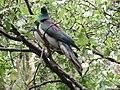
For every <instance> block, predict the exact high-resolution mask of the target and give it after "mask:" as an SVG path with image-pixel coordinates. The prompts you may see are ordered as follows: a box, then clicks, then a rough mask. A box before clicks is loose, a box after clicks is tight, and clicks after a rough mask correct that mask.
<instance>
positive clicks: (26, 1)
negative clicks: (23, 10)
mask: <svg viewBox="0 0 120 90" xmlns="http://www.w3.org/2000/svg"><path fill="white" fill-rule="evenodd" d="M25 3H26V5H27V8H28V10H29V13H30V14H31V15H34V14H33V12H32V10H31V8H30V5H29V2H28V0H25Z"/></svg>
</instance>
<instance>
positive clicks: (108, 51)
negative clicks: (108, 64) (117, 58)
mask: <svg viewBox="0 0 120 90" xmlns="http://www.w3.org/2000/svg"><path fill="white" fill-rule="evenodd" d="M110 53H111V50H110V49H109V48H107V49H106V50H105V52H104V55H105V56H109V55H110Z"/></svg>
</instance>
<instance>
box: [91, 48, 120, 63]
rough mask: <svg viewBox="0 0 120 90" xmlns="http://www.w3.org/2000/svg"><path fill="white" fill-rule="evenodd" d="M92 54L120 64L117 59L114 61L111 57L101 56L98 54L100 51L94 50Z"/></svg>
mask: <svg viewBox="0 0 120 90" xmlns="http://www.w3.org/2000/svg"><path fill="white" fill-rule="evenodd" d="M92 52H93V53H94V54H96V55H99V56H101V57H102V58H105V59H107V60H109V61H111V62H114V63H117V64H120V62H118V61H117V60H115V59H113V58H111V57H105V56H104V55H103V54H101V53H100V52H98V51H96V50H92Z"/></svg>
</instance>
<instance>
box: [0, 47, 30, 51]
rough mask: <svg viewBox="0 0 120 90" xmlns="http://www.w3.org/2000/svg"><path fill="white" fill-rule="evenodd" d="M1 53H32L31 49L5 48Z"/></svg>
mask: <svg viewBox="0 0 120 90" xmlns="http://www.w3.org/2000/svg"><path fill="white" fill-rule="evenodd" d="M0 50H1V51H10V52H32V51H31V50H29V49H16V48H4V47H0Z"/></svg>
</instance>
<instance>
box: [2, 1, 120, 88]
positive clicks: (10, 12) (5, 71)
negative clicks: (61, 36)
mask: <svg viewBox="0 0 120 90" xmlns="http://www.w3.org/2000/svg"><path fill="white" fill-rule="evenodd" d="M29 2H30V7H31V9H32V11H33V12H34V15H30V14H29V11H28V8H27V6H26V4H25V2H24V0H0V29H3V30H4V31H5V32H6V33H8V34H9V35H11V36H15V35H14V34H13V33H12V32H11V24H13V25H14V26H15V27H16V28H17V29H18V30H19V31H20V32H21V33H22V34H23V35H24V36H26V37H27V38H28V39H29V40H30V41H32V42H33V43H34V44H37V42H36V40H35V39H34V35H33V31H32V30H31V29H32V27H33V26H35V25H34V22H35V21H36V20H37V17H38V15H39V13H40V7H41V6H42V5H46V7H47V9H48V10H49V14H50V17H51V19H52V20H53V21H55V22H59V21H61V22H60V23H59V26H60V27H61V28H62V29H63V30H64V31H65V32H66V33H67V34H69V35H70V36H71V37H72V38H73V39H74V40H75V42H76V44H77V45H78V46H79V47H80V49H81V50H80V51H76V52H77V53H78V56H79V57H78V60H79V62H81V64H82V66H83V77H80V76H78V73H77V72H76V71H75V69H74V68H73V66H72V64H71V63H70V62H69V61H68V60H67V58H66V57H65V56H64V55H59V54H58V53H54V54H53V58H54V59H55V61H56V62H57V63H58V64H59V65H60V66H61V67H62V68H63V69H64V70H65V71H66V72H67V73H69V75H70V76H72V77H74V78H75V79H76V81H78V82H80V83H81V84H82V85H84V86H85V87H87V88H89V89H94V90H106V89H115V90H116V89H120V1H119V0H61V1H56V0H29ZM0 38H1V39H0V48H16V49H23V48H27V46H25V45H24V44H23V43H22V42H17V41H14V40H10V39H9V38H6V37H5V36H4V35H3V34H2V33H0ZM0 50H1V49H0ZM94 50H95V51H97V52H98V53H97V54H96V53H95V52H94ZM111 58H112V59H111ZM31 59H32V60H31ZM30 60H31V61H30ZM31 63H32V64H31ZM38 66H39V69H38V71H37V72H36V76H35V80H33V81H35V83H36V85H38V84H40V83H43V82H45V81H48V80H57V79H59V77H58V76H56V75H55V74H54V73H53V72H52V71H51V70H50V69H48V68H46V65H45V63H44V62H43V60H42V59H41V60H39V58H38V57H37V56H34V54H32V53H30V52H26V53H25V52H11V51H2V50H1V51H0V90H4V89H13V90H25V89H28V88H30V87H32V86H33V85H34V84H32V83H31V80H32V79H33V77H34V75H35V70H36V68H37V67H38ZM40 88H41V90H50V89H53V90H69V88H68V87H67V86H66V85H63V84H62V83H49V84H46V85H44V86H42V87H40Z"/></svg>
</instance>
